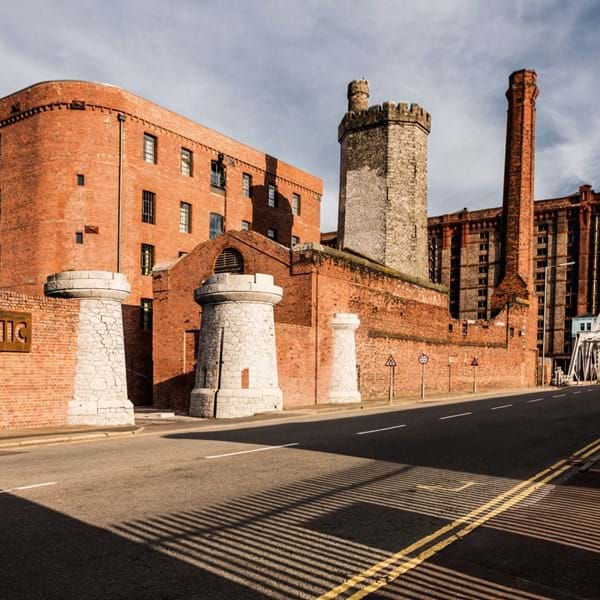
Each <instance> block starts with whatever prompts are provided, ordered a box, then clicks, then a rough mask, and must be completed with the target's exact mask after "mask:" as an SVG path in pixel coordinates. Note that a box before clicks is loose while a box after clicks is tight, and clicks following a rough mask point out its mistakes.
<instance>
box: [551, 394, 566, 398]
mask: <svg viewBox="0 0 600 600" xmlns="http://www.w3.org/2000/svg"><path fill="white" fill-rule="evenodd" d="M563 396H566V394H554V396H552V397H553V398H562V397H563Z"/></svg>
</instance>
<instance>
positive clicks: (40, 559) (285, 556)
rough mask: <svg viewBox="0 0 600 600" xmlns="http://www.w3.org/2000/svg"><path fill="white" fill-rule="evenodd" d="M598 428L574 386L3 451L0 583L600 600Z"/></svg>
mask: <svg viewBox="0 0 600 600" xmlns="http://www.w3.org/2000/svg"><path fill="white" fill-rule="evenodd" d="M599 423H600V388H599V387H596V386H582V387H578V388H564V389H560V390H557V389H553V390H546V391H539V390H530V391H529V392H528V393H525V394H512V395H504V396H501V397H498V396H492V397H487V398H480V399H476V400H471V401H465V400H459V399H456V400H453V401H452V402H451V403H447V402H442V401H439V402H433V403H431V404H426V405H420V407H419V409H418V410H414V409H413V408H412V407H408V406H392V407H379V408H376V407H374V408H371V409H369V410H360V409H359V410H352V411H343V412H335V413H333V412H327V413H318V414H297V415H291V416H285V417H283V418H275V419H262V420H255V421H246V422H238V423H232V424H229V425H227V426H226V427H221V426H218V427H215V426H212V425H211V426H205V427H199V426H197V425H196V426H193V427H188V428H186V427H182V424H181V423H173V424H172V427H173V428H175V427H176V428H177V430H175V429H171V430H166V429H162V430H160V429H157V430H156V431H155V432H150V433H149V432H147V431H146V430H144V431H142V432H140V433H137V434H129V435H124V436H120V437H115V438H112V439H107V441H106V442H104V443H93V444H92V443H89V444H88V443H86V444H74V443H61V444H53V445H37V446H36V445H33V446H30V447H12V448H8V449H2V450H0V531H1V532H2V543H1V544H0V564H2V570H0V598H10V599H11V600H12V599H15V600H17V599H21V598H23V599H29V598H36V599H37V598H43V599H54V598H57V599H58V598H60V599H63V598H85V599H86V600H87V599H96V598H98V599H100V598H102V599H112V598H118V599H121V598H122V599H131V598H136V599H138V598H140V599H145V598H152V599H156V598H159V599H167V600H175V599H177V600H180V599H181V600H184V599H185V600H188V599H189V600H191V599H192V598H193V599H204V598H206V599H210V600H212V599H215V600H220V599H223V600H229V599H234V600H238V599H240V600H245V599H257V598H278V599H282V600H283V599H285V600H291V599H304V598H319V599H321V600H326V599H328V600H329V599H334V598H336V599H337V598H340V599H342V598H344V599H346V598H363V597H369V598H413V599H416V598H419V599H424V598H426V599H430V598H435V599H439V600H445V599H448V598H468V599H474V598H480V599H484V598H485V599H490V598H494V599H495V598H504V599H507V600H508V599H510V600H522V599H523V600H532V599H540V598H551V599H556V600H581V599H584V598H585V599H590V600H591V599H598V598H600V570H599V569H598V561H599V558H600V520H599V519H598V506H600V472H599V471H600V468H599V467H598V462H597V461H598V458H600V431H599V429H600V426H599ZM157 427H160V426H157Z"/></svg>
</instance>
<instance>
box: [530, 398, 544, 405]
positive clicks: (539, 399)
mask: <svg viewBox="0 0 600 600" xmlns="http://www.w3.org/2000/svg"><path fill="white" fill-rule="evenodd" d="M542 400H543V398H534V399H533V400H527V404H531V403H532V402H541V401H542Z"/></svg>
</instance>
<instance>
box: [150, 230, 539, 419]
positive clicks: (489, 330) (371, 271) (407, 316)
mask: <svg viewBox="0 0 600 600" xmlns="http://www.w3.org/2000/svg"><path fill="white" fill-rule="evenodd" d="M224 253H225V254H226V255H230V256H231V255H236V257H237V270H236V272H243V273H247V274H251V273H269V274H271V275H273V277H274V280H275V284H276V285H279V286H281V287H282V288H283V300H282V301H281V302H280V303H279V304H277V305H276V306H275V337H276V345H277V355H278V371H279V383H280V387H281V389H282V392H283V398H284V406H285V407H286V408H289V407H293V406H299V405H307V404H317V403H326V402H328V401H329V391H330V388H329V386H330V372H331V367H332V361H333V352H332V347H333V328H332V319H333V315H334V314H335V313H337V312H342V313H355V314H357V315H358V316H359V318H360V321H361V324H360V327H359V329H358V330H357V332H356V351H357V365H358V370H359V373H358V377H359V390H360V392H361V394H362V397H363V399H374V398H384V397H386V395H387V393H388V381H389V380H388V377H389V369H388V367H386V366H385V362H386V359H387V358H388V356H389V355H390V354H393V355H394V357H395V358H396V361H397V362H398V365H399V366H398V369H397V370H396V389H397V390H399V392H398V395H399V396H401V395H403V394H414V393H417V392H418V390H419V386H420V381H421V380H420V374H421V367H420V365H419V362H418V357H419V354H420V353H421V352H425V353H426V354H427V355H428V356H429V358H430V360H429V363H428V365H427V371H426V387H427V390H429V391H435V392H445V391H448V390H449V389H450V390H451V391H470V390H471V389H472V384H473V368H472V366H471V364H472V361H473V358H474V357H477V359H478V362H479V367H477V369H478V371H477V379H478V387H479V388H480V389H493V388H503V387H505V388H509V387H526V386H533V385H535V371H536V358H537V352H536V350H535V339H532V336H531V332H532V327H531V323H530V318H531V317H530V313H531V310H530V306H529V304H528V303H527V302H526V301H518V302H515V303H512V304H510V305H509V306H508V307H506V308H505V309H503V310H502V311H501V312H500V313H499V314H498V316H497V317H496V318H495V319H493V320H491V321H487V322H475V321H473V322H467V321H462V320H458V319H453V318H452V317H450V315H449V313H448V294H447V290H446V289H445V288H444V287H442V286H440V285H437V284H434V283H431V282H429V281H426V280H419V279H417V278H414V277H409V276H406V275H404V274H402V273H398V272H397V271H394V270H392V269H389V268H387V267H385V266H383V265H380V264H378V263H374V262H372V261H369V260H367V259H365V258H361V257H358V256H355V255H352V254H349V253H346V252H342V251H339V250H335V249H332V248H328V247H325V246H321V245H319V244H307V245H305V246H303V247H302V248H300V249H297V250H295V251H291V250H289V249H286V248H284V247H282V246H280V245H278V244H276V243H273V242H272V241H270V240H268V239H265V238H264V237H263V236H259V235H256V234H254V233H252V232H230V233H227V234H225V235H223V236H221V237H219V238H218V239H216V240H213V241H208V242H205V243H203V244H200V245H199V246H198V247H197V248H195V249H194V250H193V251H192V252H191V253H190V254H189V255H187V256H185V257H182V258H181V259H179V260H177V261H176V262H175V263H174V264H172V265H165V266H164V268H162V269H160V270H159V269H157V270H155V272H154V298H155V311H154V315H155V329H154V385H155V387H154V403H155V405H156V406H158V407H162V408H167V407H169V408H176V409H179V410H187V407H188V403H189V399H190V392H191V390H192V388H193V386H194V370H195V365H196V358H197V350H198V348H197V340H198V334H199V327H200V307H199V306H198V305H197V304H196V303H195V301H194V289H195V288H197V287H199V285H200V283H201V282H202V281H203V280H205V279H206V278H208V277H209V276H211V275H212V274H213V273H214V272H215V271H219V268H220V265H221V264H222V262H223V261H222V259H220V257H222V256H223V255H224Z"/></svg>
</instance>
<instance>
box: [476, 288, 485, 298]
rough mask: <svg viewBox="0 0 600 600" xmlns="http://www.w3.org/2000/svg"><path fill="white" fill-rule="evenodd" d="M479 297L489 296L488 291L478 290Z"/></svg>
mask: <svg viewBox="0 0 600 600" xmlns="http://www.w3.org/2000/svg"><path fill="white" fill-rule="evenodd" d="M477 295H478V296H479V297H482V296H483V297H485V296H487V289H486V288H482V289H480V290H477Z"/></svg>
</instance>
